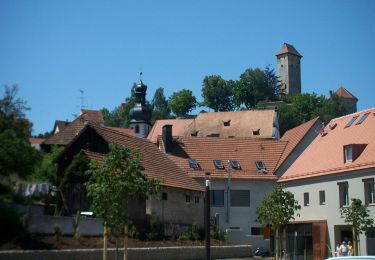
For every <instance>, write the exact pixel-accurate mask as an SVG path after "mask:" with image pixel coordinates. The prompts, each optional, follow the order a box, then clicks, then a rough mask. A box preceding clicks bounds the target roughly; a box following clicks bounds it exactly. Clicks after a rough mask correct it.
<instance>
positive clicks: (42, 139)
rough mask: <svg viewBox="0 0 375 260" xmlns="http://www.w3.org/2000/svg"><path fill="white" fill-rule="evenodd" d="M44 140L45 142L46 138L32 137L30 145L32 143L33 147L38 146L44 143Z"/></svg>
mask: <svg viewBox="0 0 375 260" xmlns="http://www.w3.org/2000/svg"><path fill="white" fill-rule="evenodd" d="M44 140H45V138H34V137H30V138H29V143H30V144H31V145H38V144H41V143H43V141H44Z"/></svg>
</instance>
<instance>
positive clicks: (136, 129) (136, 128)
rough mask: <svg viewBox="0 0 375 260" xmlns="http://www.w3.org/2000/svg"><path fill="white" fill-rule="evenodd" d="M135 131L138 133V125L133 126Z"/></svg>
mask: <svg viewBox="0 0 375 260" xmlns="http://www.w3.org/2000/svg"><path fill="white" fill-rule="evenodd" d="M135 133H136V134H138V133H139V125H136V126H135Z"/></svg>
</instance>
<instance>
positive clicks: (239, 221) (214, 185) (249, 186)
mask: <svg viewBox="0 0 375 260" xmlns="http://www.w3.org/2000/svg"><path fill="white" fill-rule="evenodd" d="M201 184H202V185H203V182H202V183H201ZM227 185H228V182H227V180H226V179H213V180H211V190H224V206H221V207H214V206H212V205H211V217H214V216H215V215H217V216H218V220H219V226H220V229H222V230H241V231H243V235H244V236H245V237H246V238H244V239H246V241H248V242H249V243H250V244H251V245H252V246H253V247H254V248H256V247H265V246H266V245H267V243H264V241H263V239H262V241H260V239H259V236H252V234H251V228H252V227H258V228H260V227H261V226H260V225H259V223H257V222H256V209H257V208H258V206H259V205H260V203H261V202H262V200H263V199H264V198H265V196H267V195H268V194H269V193H270V192H271V191H272V189H273V187H274V186H275V181H272V180H231V189H232V190H249V191H250V207H230V208H229V221H227V212H228V211H227V209H228V201H227V192H226V191H227ZM236 241H237V240H236ZM236 241H231V242H233V243H235V242H236Z"/></svg>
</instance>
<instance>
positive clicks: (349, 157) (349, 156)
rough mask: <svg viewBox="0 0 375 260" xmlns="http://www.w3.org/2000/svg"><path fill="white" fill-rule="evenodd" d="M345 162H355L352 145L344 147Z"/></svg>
mask: <svg viewBox="0 0 375 260" xmlns="http://www.w3.org/2000/svg"><path fill="white" fill-rule="evenodd" d="M344 156H345V157H344V162H345V163H347V162H352V161H353V147H352V146H351V145H346V146H344Z"/></svg>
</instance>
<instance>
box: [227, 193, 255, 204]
mask: <svg viewBox="0 0 375 260" xmlns="http://www.w3.org/2000/svg"><path fill="white" fill-rule="evenodd" d="M230 205H231V206H232V207H250V191H249V190H231V191H230Z"/></svg>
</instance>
